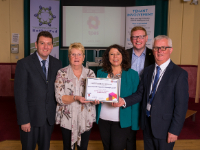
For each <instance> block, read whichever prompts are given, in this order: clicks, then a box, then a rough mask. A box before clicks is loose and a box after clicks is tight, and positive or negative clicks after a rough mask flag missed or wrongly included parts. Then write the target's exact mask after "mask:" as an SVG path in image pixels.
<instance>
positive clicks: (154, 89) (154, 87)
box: [146, 66, 160, 117]
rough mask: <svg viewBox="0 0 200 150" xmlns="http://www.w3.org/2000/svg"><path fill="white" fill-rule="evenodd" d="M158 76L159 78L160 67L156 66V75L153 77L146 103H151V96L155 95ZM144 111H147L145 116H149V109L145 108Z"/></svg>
mask: <svg viewBox="0 0 200 150" xmlns="http://www.w3.org/2000/svg"><path fill="white" fill-rule="evenodd" d="M159 78H160V67H159V66H157V67H156V76H155V79H154V82H153V86H152V90H151V94H150V95H149V101H148V103H150V105H151V104H152V101H153V98H154V96H155V93H156V87H157V84H158V80H159ZM146 113H147V116H148V117H149V116H150V111H148V110H147V111H146Z"/></svg>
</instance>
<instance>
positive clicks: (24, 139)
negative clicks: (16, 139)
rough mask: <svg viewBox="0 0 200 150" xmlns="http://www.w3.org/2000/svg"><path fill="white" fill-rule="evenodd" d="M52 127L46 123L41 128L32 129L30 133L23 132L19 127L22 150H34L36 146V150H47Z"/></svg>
mask: <svg viewBox="0 0 200 150" xmlns="http://www.w3.org/2000/svg"><path fill="white" fill-rule="evenodd" d="M53 128H54V125H49V123H48V121H46V122H45V124H44V125H43V126H42V127H32V126H31V131H30V132H24V131H23V130H21V126H20V139H21V143H22V150H35V147H36V144H38V150H49V147H50V140H51V134H52V132H53Z"/></svg>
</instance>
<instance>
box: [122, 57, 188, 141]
mask: <svg viewBox="0 0 200 150" xmlns="http://www.w3.org/2000/svg"><path fill="white" fill-rule="evenodd" d="M154 68H155V64H153V65H151V66H149V67H146V68H145V69H144V73H143V76H142V79H141V81H140V84H139V86H138V90H137V92H136V93H135V94H133V95H131V96H129V97H126V98H125V101H126V106H127V107H128V106H130V105H132V104H135V103H138V102H140V101H141V128H142V130H144V128H145V123H146V107H147V100H148V98H149V93H150V85H151V82H152V75H153V72H154ZM188 98H189V94H188V74H187V72H186V71H185V70H183V69H181V68H180V67H178V66H177V65H175V64H174V63H173V62H172V61H171V62H170V63H169V65H168V66H167V68H166V71H165V73H164V75H163V77H162V79H161V81H160V84H159V85H158V88H157V92H156V94H155V96H154V99H153V102H152V105H151V128H152V133H153V135H154V137H155V138H158V139H166V138H167V135H168V132H170V133H172V134H175V135H179V134H180V132H181V129H182V127H183V123H184V121H185V115H186V112H187V107H188Z"/></svg>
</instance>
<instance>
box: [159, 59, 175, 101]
mask: <svg viewBox="0 0 200 150" xmlns="http://www.w3.org/2000/svg"><path fill="white" fill-rule="evenodd" d="M173 66H174V63H173V62H172V61H170V63H169V65H168V66H167V68H166V71H165V72H164V75H163V77H162V79H161V81H160V83H159V85H158V88H157V91H156V93H159V92H160V91H161V90H162V88H163V87H164V86H166V85H168V84H169V83H168V79H169V77H170V76H171V74H172V69H173ZM155 97H156V94H155Z"/></svg>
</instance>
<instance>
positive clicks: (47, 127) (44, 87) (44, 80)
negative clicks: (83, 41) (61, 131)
mask: <svg viewBox="0 0 200 150" xmlns="http://www.w3.org/2000/svg"><path fill="white" fill-rule="evenodd" d="M35 47H36V48H37V51H36V52H34V53H33V54H32V55H30V56H28V57H26V58H23V59H21V60H19V61H18V62H17V67H16V71H15V83H14V93H15V103H16V109H17V122H18V124H19V125H20V138H21V143H22V149H23V150H35V147H36V143H37V144H38V149H39V150H48V149H49V146H50V139H51V134H52V131H53V127H54V122H55V111H56V100H55V92H54V81H55V78H56V74H57V71H58V70H59V69H60V68H61V67H62V64H61V61H60V60H58V59H56V58H54V57H52V56H51V55H49V54H50V53H51V51H52V49H53V37H52V35H51V33H49V32H47V31H42V32H40V33H39V34H38V36H37V41H36V42H35Z"/></svg>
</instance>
